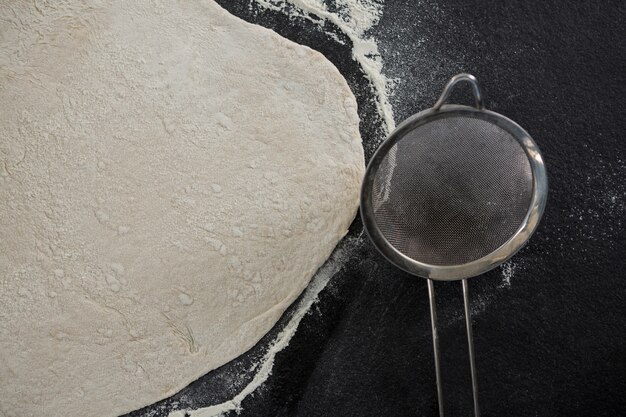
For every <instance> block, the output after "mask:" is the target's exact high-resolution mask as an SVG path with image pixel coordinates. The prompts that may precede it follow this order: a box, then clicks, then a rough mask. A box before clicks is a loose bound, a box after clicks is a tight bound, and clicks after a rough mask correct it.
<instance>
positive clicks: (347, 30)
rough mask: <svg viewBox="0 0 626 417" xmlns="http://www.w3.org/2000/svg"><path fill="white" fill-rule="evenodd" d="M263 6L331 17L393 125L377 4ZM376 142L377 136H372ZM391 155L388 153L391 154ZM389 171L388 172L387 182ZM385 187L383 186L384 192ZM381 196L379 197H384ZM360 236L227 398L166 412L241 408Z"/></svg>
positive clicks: (201, 414)
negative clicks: (373, 33)
mask: <svg viewBox="0 0 626 417" xmlns="http://www.w3.org/2000/svg"><path fill="white" fill-rule="evenodd" d="M255 1H256V3H257V4H258V5H260V6H261V7H263V8H266V9H271V10H275V11H280V12H283V13H285V14H288V15H289V16H290V17H300V18H306V19H309V20H311V21H313V22H314V23H318V24H319V25H320V27H322V28H323V23H325V22H330V23H333V24H334V25H335V26H336V27H338V28H339V29H340V30H341V31H342V32H343V33H344V34H345V35H346V36H347V37H348V38H349V39H350V40H351V42H352V45H353V49H352V57H353V59H354V60H355V61H357V62H358V63H359V64H360V66H361V68H362V70H363V72H364V73H365V75H366V77H367V78H368V80H369V81H370V82H371V84H372V87H373V90H374V94H375V96H376V109H377V112H378V114H379V116H380V118H381V120H382V122H383V126H382V127H383V129H384V132H385V134H386V135H388V134H389V133H391V132H392V131H393V130H394V129H395V121H394V117H393V109H392V107H391V104H390V102H389V95H390V94H391V87H392V81H391V80H389V79H387V78H386V77H385V76H384V75H383V72H382V69H383V61H382V58H381V56H380V53H379V52H378V45H377V43H376V40H375V39H374V38H372V37H370V36H368V35H367V32H368V30H369V29H371V28H372V27H374V26H375V25H376V24H377V23H378V20H379V19H380V16H381V14H382V8H383V7H382V3H380V2H377V1H376V0H337V2H336V4H335V8H336V11H330V10H329V8H328V7H327V6H326V4H325V3H324V2H323V1H322V0H255ZM327 34H328V35H329V36H331V37H332V38H333V39H335V40H337V41H338V42H340V43H342V42H341V41H340V40H339V38H338V37H337V36H336V34H334V33H332V32H327ZM382 139H384V138H381V139H380V140H382ZM377 142H379V141H377ZM392 156H393V157H395V155H390V157H392ZM391 175H392V172H389V173H388V178H387V180H388V182H389V181H390V180H391ZM383 192H384V191H383ZM384 199H385V198H384V196H383V197H382V200H384ZM360 242H361V238H360V237H359V238H347V239H344V242H343V244H342V245H340V247H338V249H337V250H336V251H335V253H334V254H333V256H332V257H331V258H330V259H329V260H328V261H327V262H326V264H325V265H324V266H323V267H322V268H320V270H319V271H318V273H317V274H316V275H315V277H314V278H313V279H312V281H311V283H310V284H309V286H308V287H307V289H306V290H305V292H304V293H303V296H302V299H301V300H300V302H299V305H298V306H297V308H296V310H295V311H294V313H293V316H292V317H291V319H290V320H289V322H288V323H287V325H286V326H285V328H284V329H283V330H282V331H281V332H280V333H279V334H278V336H277V337H276V339H275V340H274V341H273V342H272V344H271V345H270V347H269V349H268V351H267V352H266V353H265V355H264V356H263V358H262V359H261V361H260V362H259V363H258V364H256V365H255V366H254V367H253V369H252V370H251V371H256V374H255V376H254V377H253V379H252V380H251V381H250V382H249V383H248V384H247V385H246V386H245V387H244V388H243V389H242V390H241V391H240V392H239V393H238V394H237V395H236V396H235V397H233V398H232V399H231V400H229V401H225V402H223V403H221V404H216V405H212V406H209V407H204V408H200V409H197V410H178V411H173V412H171V413H170V414H169V416H168V417H185V416H190V417H212V416H220V415H223V414H225V413H228V412H232V411H235V412H240V411H241V410H242V402H243V400H244V399H245V398H246V397H248V396H249V395H250V394H252V393H253V392H255V391H256V390H257V389H258V388H259V387H261V386H262V385H263V384H264V383H265V382H266V381H267V379H268V378H269V376H270V375H271V374H272V368H273V366H274V360H275V358H276V355H277V354H278V353H279V352H280V351H282V350H283V349H284V348H286V347H287V346H288V345H289V342H290V341H291V338H292V337H293V336H294V334H295V333H296V331H297V328H298V325H299V324H300V321H301V320H302V318H303V317H304V316H305V315H306V314H307V313H308V312H309V310H310V309H311V307H312V306H313V305H314V304H315V302H316V301H317V299H318V296H319V294H320V292H321V291H322V290H323V289H324V288H325V287H326V285H327V284H328V282H329V281H330V279H331V278H332V277H333V276H334V275H335V274H336V273H337V272H338V271H339V270H340V269H341V268H342V267H343V265H344V264H345V262H346V261H347V260H348V259H349V257H350V256H349V254H350V253H351V252H352V250H354V249H355V248H356V247H357V246H358V245H359V243H360Z"/></svg>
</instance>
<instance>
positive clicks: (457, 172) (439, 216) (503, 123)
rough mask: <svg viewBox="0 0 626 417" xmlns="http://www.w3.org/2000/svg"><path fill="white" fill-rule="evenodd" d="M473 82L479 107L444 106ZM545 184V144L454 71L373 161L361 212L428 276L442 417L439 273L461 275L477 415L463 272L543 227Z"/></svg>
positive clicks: (401, 262)
mask: <svg viewBox="0 0 626 417" xmlns="http://www.w3.org/2000/svg"><path fill="white" fill-rule="evenodd" d="M460 81H467V82H469V83H470V85H471V87H472V91H473V93H474V97H475V99H476V108H473V107H469V106H463V105H448V104H444V102H445V101H446V100H447V98H448V96H449V94H450V92H451V90H452V88H453V87H454V85H455V84H457V83H458V82H460ZM547 191H548V182H547V176H546V170H545V166H544V162H543V159H542V157H541V153H540V152H539V148H538V147H537V145H536V144H535V142H534V141H533V140H532V138H531V137H530V135H529V134H528V133H527V132H526V131H525V130H524V129H522V128H521V127H520V126H519V125H518V124H516V123H515V122H513V121H512V120H510V119H508V118H506V117H504V116H502V115H500V114H498V113H494V112H492V111H489V110H486V109H485V105H484V103H483V98H482V94H481V91H480V88H479V85H478V82H477V80H476V78H475V77H474V76H472V75H470V74H459V75H456V76H454V77H453V78H452V79H451V80H450V81H449V82H448V84H447V85H446V87H445V88H444V90H443V93H442V94H441V97H440V98H439V100H438V101H437V102H436V103H435V105H434V106H433V107H432V108H431V109H428V110H424V111H422V112H420V113H417V114H415V115H413V116H412V117H410V118H409V119H407V120H405V121H404V122H403V123H401V124H400V125H399V126H398V127H397V128H396V130H394V131H393V132H392V133H391V135H389V137H388V138H387V140H386V141H385V142H383V143H382V144H381V145H380V147H379V148H378V150H377V151H376V153H375V154H374V156H373V157H372V159H371V161H370V162H369V165H368V167H367V170H366V173H365V178H364V180H363V186H362V189H361V216H362V218H363V223H364V225H365V230H366V231H367V233H368V234H369V236H370V238H371V239H372V241H373V243H374V245H375V246H376V247H377V249H378V250H379V251H380V252H381V253H382V254H383V255H384V256H385V257H386V258H387V259H388V260H389V261H391V262H392V263H393V264H395V265H396V266H398V267H399V268H401V269H403V270H405V271H406V272H409V273H411V274H413V275H417V276H420V277H423V278H428V294H429V301H430V313H431V325H432V333H433V348H434V354H435V374H436V379H437V396H438V402H439V415H440V416H441V417H443V415H444V412H443V410H444V408H443V392H442V386H441V373H440V355H439V340H438V336H437V316H436V309H435V292H434V285H433V280H439V281H452V280H462V285H463V300H464V309H465V321H466V327H467V337H468V345H469V358H470V371H471V376H472V391H473V397H474V414H475V416H476V417H478V416H479V415H480V411H479V407H478V386H477V380H476V370H475V365H474V345H473V341H472V327H471V317H470V309H469V291H468V285H467V281H466V278H470V277H473V276H476V275H480V274H482V273H483V272H486V271H488V270H490V269H492V268H495V267H496V266H498V265H500V264H501V263H502V262H504V261H506V260H507V259H508V258H510V257H511V256H513V255H514V254H515V253H516V252H517V251H518V250H519V249H520V248H521V247H522V246H523V245H524V244H525V243H526V242H527V240H528V239H529V238H530V236H531V234H532V233H533V232H534V230H535V229H536V227H537V224H538V223H539V219H540V218H541V215H542V214H543V210H544V207H545V204H546V198H547Z"/></svg>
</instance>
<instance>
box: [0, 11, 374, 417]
mask: <svg viewBox="0 0 626 417" xmlns="http://www.w3.org/2000/svg"><path fill="white" fill-rule="evenodd" d="M0 16H2V20H0V102H1V103H3V106H2V111H1V112H0V138H1V140H0V415H2V416H20V417H27V416H37V417H40V416H42V415H47V416H61V415H63V416H81V417H84V416H98V417H103V416H114V415H118V414H121V413H124V412H128V411H131V410H133V409H136V408H138V407H141V406H144V405H147V404H150V403H153V402H155V401H157V400H159V399H162V398H164V397H167V396H169V395H171V394H173V393H175V392H176V391H178V390H180V389H181V388H182V387H184V386H185V385H186V384H188V383H189V382H191V381H193V380H195V379H196V378H198V377H199V376H200V375H202V374H204V373H206V372H208V371H210V370H211V369H214V368H216V367H218V366H220V365H222V364H224V363H225V362H227V361H229V360H231V359H233V358H235V357H236V356H238V355H240V354H241V353H243V352H245V351H246V350H247V349H249V348H250V347H251V346H253V345H254V343H256V342H257V341H258V340H259V339H260V338H261V337H262V336H263V335H264V334H265V333H266V332H267V331H268V330H269V329H270V328H271V327H272V325H273V324H274V323H276V321H277V319H278V318H279V317H280V315H281V313H282V312H283V311H284V310H285V309H286V308H287V306H288V305H289V304H290V303H291V302H292V301H293V300H294V299H295V298H296V297H297V296H298V295H299V294H300V292H301V291H302V290H303V288H304V287H305V286H306V285H307V283H308V281H309V279H310V278H311V276H312V275H313V274H314V273H315V271H316V270H317V268H318V267H319V266H320V265H321V264H322V263H323V262H324V260H325V259H327V257H328V256H329V255H330V253H331V251H332V249H333V248H334V246H335V245H336V243H337V242H338V241H339V239H341V237H342V236H343V235H344V234H345V233H346V230H347V228H348V226H349V224H350V222H351V220H352V219H353V217H354V215H355V211H356V208H357V206H358V186H359V183H360V178H361V175H362V174H363V170H364V161H363V150H362V147H361V141H360V137H359V132H358V116H357V113H356V102H355V99H354V97H353V95H352V94H351V93H350V90H349V88H348V86H347V85H346V82H345V80H344V79H343V78H342V77H341V75H340V74H339V72H338V71H337V70H336V69H335V68H334V67H333V66H332V64H330V63H329V62H328V61H327V60H326V59H324V58H323V57H322V55H320V54H319V53H317V52H315V51H312V50H310V49H308V48H306V47H303V46H299V45H297V44H295V43H292V42H290V41H287V40H285V39H283V38H281V37H280V36H278V35H276V34H275V33H273V32H271V31H269V30H266V29H263V28H260V27H257V26H253V25H250V24H248V23H245V22H243V21H241V20H239V19H237V18H235V17H233V16H231V15H229V14H228V13H227V12H225V11H224V10H223V9H221V8H220V7H219V6H217V5H216V4H215V3H214V2H212V1H193V2H192V1H181V2H178V3H172V2H169V1H162V2H159V1H143V0H142V1H133V2H124V1H102V2H94V3H91V4H90V5H89V6H86V5H83V4H81V3H80V2H41V1H36V2H32V1H15V0H0Z"/></svg>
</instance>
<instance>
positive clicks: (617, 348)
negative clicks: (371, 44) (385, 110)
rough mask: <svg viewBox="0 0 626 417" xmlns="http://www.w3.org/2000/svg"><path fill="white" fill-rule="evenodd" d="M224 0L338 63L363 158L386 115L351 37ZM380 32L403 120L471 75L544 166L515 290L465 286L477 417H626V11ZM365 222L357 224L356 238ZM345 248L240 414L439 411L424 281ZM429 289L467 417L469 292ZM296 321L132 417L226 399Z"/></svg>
mask: <svg viewBox="0 0 626 417" xmlns="http://www.w3.org/2000/svg"><path fill="white" fill-rule="evenodd" d="M218 3H220V4H221V5H222V6H223V7H225V8H226V9H228V10H229V11H230V12H231V13H233V14H235V15H237V16H239V17H241V18H243V19H245V20H247V21H250V22H254V23H257V24H260V25H262V26H266V27H269V28H272V29H274V30H275V31H276V32H278V33H280V34H281V35H283V36H285V37H286V38H289V39H291V40H293V41H295V42H298V43H301V44H305V45H308V46H310V47H312V48H314V49H316V50H318V51H320V52H322V53H323V54H324V55H325V56H326V57H327V58H328V59H329V60H330V61H332V62H333V63H334V64H335V65H336V66H337V67H338V68H339V70H340V71H341V73H342V74H343V75H344V77H346V79H347V80H348V83H349V84H350V87H351V88H352V90H353V92H354V93H355V95H356V96H357V100H358V103H359V113H360V116H361V119H362V122H361V134H362V137H363V139H364V142H365V148H366V153H367V157H368V158H369V157H370V156H371V154H372V151H373V150H374V149H375V144H376V143H377V142H376V141H377V140H379V139H380V138H381V135H382V133H381V130H380V125H381V121H380V119H379V118H378V117H377V116H376V113H375V110H374V106H373V103H372V99H373V94H372V91H371V89H370V86H369V84H368V82H367V80H366V79H365V77H364V76H363V73H362V72H361V70H360V68H359V66H358V65H357V64H356V63H355V62H354V61H353V60H352V59H351V50H350V44H349V41H348V40H347V39H346V38H345V36H343V35H342V34H341V32H339V31H338V30H336V28H334V27H333V26H332V25H328V24H327V25H326V26H325V28H324V29H325V30H331V31H335V32H336V33H337V35H339V37H340V38H341V39H344V40H346V42H347V45H346V46H344V45H341V44H339V43H338V42H337V41H335V40H333V39H332V38H331V37H329V36H328V35H326V34H325V33H324V30H322V29H321V28H320V27H319V26H317V25H315V24H313V23H312V22H311V21H309V20H306V19H289V18H287V17H286V16H285V15H284V14H282V13H281V12H276V11H264V10H259V9H258V7H256V6H254V4H253V3H251V2H250V0H218ZM371 34H372V35H373V36H374V37H375V38H377V40H378V44H379V48H380V52H381V54H382V57H383V60H384V63H385V68H384V71H385V73H386V75H387V76H388V77H390V78H395V79H396V80H397V83H396V87H395V90H394V93H393V95H392V98H391V101H392V104H393V107H394V111H395V118H396V122H400V121H402V120H404V119H405V118H407V117H408V116H410V115H411V114H413V113H416V112H417V111H419V110H422V109H425V108H427V107H430V106H431V105H432V104H433V103H434V101H435V100H436V99H437V97H438V95H439V93H440V92H441V90H442V88H443V86H444V84H445V83H446V82H447V81H448V79H449V78H450V77H451V76H452V75H454V74H456V73H458V72H470V73H472V74H474V75H476V76H477V77H478V79H479V81H480V82H481V84H482V87H483V90H484V92H485V93H486V101H487V107H488V108H489V109H491V110H494V111H497V112H499V113H502V114H504V115H506V116H508V117H510V118H512V119H513V120H515V121H517V122H518V123H519V124H520V125H522V126H523V127H524V128H525V129H526V130H527V131H529V132H530V134H531V135H532V136H533V137H534V139H535V141H536V142H537V143H538V145H539V147H540V148H541V150H542V152H543V154H544V157H545V160H546V164H547V167H548V174H549V182H550V191H549V192H550V194H549V200H548V205H547V209H546V212H545V215H544V218H543V220H542V223H541V224H540V227H539V229H538V231H537V233H536V234H535V235H534V236H533V238H532V239H531V241H530V243H529V244H528V246H526V247H525V248H524V249H523V250H522V251H521V252H520V253H519V254H517V255H516V257H515V258H514V259H513V265H514V272H513V276H512V278H511V281H510V286H509V287H507V286H506V285H504V284H505V283H504V282H503V272H502V270H501V269H496V270H494V271H491V272H489V273H487V274H485V275H484V276H482V277H478V278H474V279H472V280H470V292H471V296H472V299H473V302H472V310H473V313H474V314H473V323H474V338H475V346H476V354H477V367H478V380H479V388H480V399H481V408H482V411H483V415H484V416H611V417H613V416H620V415H626V348H625V343H626V323H625V322H626V320H625V319H624V317H625V316H626V297H625V292H626V291H625V287H626V282H625V279H626V273H625V272H624V268H625V262H624V258H625V257H626V245H625V243H626V242H625V241H626V234H625V233H624V221H625V212H626V210H625V205H626V203H625V197H626V139H625V138H624V136H625V131H626V3H624V2H623V1H603V2H595V1H587V2H582V1H574V2H549V1H540V0H532V1H531V0H527V1H523V2H522V1H518V2H513V1H502V0H448V1H443V0H420V1H414V0H388V1H386V2H385V5H384V14H383V16H382V19H381V21H380V23H379V24H378V26H377V27H375V28H373V29H372V31H371ZM461 90H463V89H461ZM452 101H455V102H463V103H471V97H470V96H469V94H468V93H467V92H465V91H463V92H462V93H458V94H455V95H453V97H452ZM361 229H362V226H361V223H360V219H358V218H357V220H355V223H354V224H353V226H352V229H351V232H350V235H349V236H351V237H352V238H353V239H356V238H357V237H358V236H359V234H360V231H361ZM342 246H343V247H346V245H345V243H343V244H342ZM352 250H353V254H352V256H351V259H350V261H349V262H348V263H347V265H346V266H345V267H344V268H343V270H342V271H341V272H340V273H338V274H336V276H334V277H333V279H332V281H331V283H330V284H329V286H328V287H327V288H326V289H325V290H324V291H323V292H322V293H321V295H320V301H319V302H318V303H317V304H316V305H315V307H314V308H313V309H312V311H311V312H310V313H309V314H308V315H307V316H305V318H304V319H303V320H302V322H301V324H300V327H299V329H298V331H297V333H296V335H295V336H294V338H293V339H292V340H291V343H290V345H289V346H288V347H287V348H286V349H285V350H284V351H282V352H281V353H279V354H278V356H277V357H276V362H275V364H274V368H273V375H272V376H271V377H270V379H269V380H268V382H267V383H265V384H264V385H263V386H262V387H261V388H260V389H259V390H257V391H256V392H255V393H254V395H252V396H249V397H248V398H246V400H244V402H243V404H242V407H243V410H242V411H241V415H242V416H333V417H335V416H337V417H340V416H435V415H437V407H436V391H435V379H434V370H433V355H432V347H431V346H432V345H431V336H430V327H429V326H430V322H429V320H430V318H429V314H428V299H427V293H426V282H425V281H424V280H422V279H419V278H413V277H411V276H410V275H408V274H406V273H403V272H401V271H399V270H397V269H396V268H394V267H393V266H391V265H390V264H389V263H388V262H386V261H385V260H384V259H383V258H382V257H381V256H380V255H379V254H378V253H377V252H376V251H375V250H374V249H373V247H372V245H371V244H370V243H369V242H368V241H367V239H364V238H363V239H362V243H361V244H360V245H357V247H356V249H354V248H353V249H352ZM436 289H437V297H438V299H437V302H438V313H439V324H440V337H441V348H442V361H443V365H442V366H443V377H444V382H445V384H444V395H445V404H446V415H447V416H469V415H471V412H472V411H471V410H472V408H471V407H472V405H471V391H470V380H469V368H468V362H467V344H466V341H465V333H464V322H463V316H462V298H461V285H460V283H458V282H456V283H437V284H436ZM291 313H292V310H289V311H288V312H287V313H286V315H285V317H284V318H283V319H282V320H281V322H279V324H278V325H277V326H276V328H275V329H274V330H273V331H272V332H270V334H268V335H267V336H266V337H265V338H264V339H263V340H262V341H261V342H259V344H258V345H257V346H256V347H255V348H253V349H252V350H251V351H250V352H248V353H247V354H245V355H243V356H242V357H240V358H238V359H236V360H234V361H232V362H231V363H229V364H226V365H224V366H223V367H221V368H219V369H217V370H215V371H213V372H211V373H209V374H208V375H206V376H204V377H202V378H201V379H200V380H198V381H196V382H194V383H193V384H191V385H190V386H189V387H187V388H185V389H184V390H183V391H181V392H180V393H179V394H177V395H175V396H173V397H172V398H170V399H167V400H164V401H162V402H160V403H158V404H156V405H153V406H150V407H147V408H145V409H142V410H139V411H136V412H133V413H131V414H130V415H129V416H134V417H138V416H165V415H167V414H168V412H169V410H172V409H176V408H179V407H182V408H184V407H191V408H197V407H200V406H207V405H210V404H216V403H219V402H221V401H225V400H228V399H229V398H232V397H233V396H234V395H235V394H236V393H237V392H239V390H240V389H241V388H242V387H243V386H245V384H246V383H247V382H248V381H249V380H250V379H251V378H252V377H253V373H250V372H247V370H248V369H249V368H250V366H251V365H252V364H253V363H254V362H255V361H257V360H258V359H259V358H261V357H262V355H263V353H264V352H265V350H266V349H267V345H268V343H269V342H270V341H271V340H272V339H273V338H274V337H275V336H276V334H277V332H278V331H279V330H280V328H281V326H283V325H284V323H285V322H286V320H287V319H288V318H289V316H290V314H291ZM129 395H132V393H129ZM231 414H232V415H236V414H235V413H231Z"/></svg>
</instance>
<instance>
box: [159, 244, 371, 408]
mask: <svg viewBox="0 0 626 417" xmlns="http://www.w3.org/2000/svg"><path fill="white" fill-rule="evenodd" d="M359 242H360V239H359V238H358V237H357V238H349V239H348V240H347V241H346V242H345V243H344V244H343V245H342V247H340V248H337V250H335V252H334V253H333V255H332V256H331V257H330V259H329V260H328V261H327V262H326V263H325V264H324V265H323V266H322V267H321V268H320V270H319V271H318V272H317V274H315V277H313V280H312V281H311V283H310V284H309V286H308V287H307V288H306V290H305V291H304V293H303V296H302V298H301V299H300V302H299V304H298V307H297V308H296V310H295V312H294V313H293V316H292V317H291V318H290V319H289V322H288V323H287V325H286V326H285V328H284V329H283V330H282V331H281V332H280V333H279V334H278V336H276V339H275V340H274V342H273V343H272V344H271V345H270V347H269V349H268V351H267V352H266V353H265V356H263V359H262V360H261V362H260V363H259V364H257V365H255V367H254V369H258V371H257V373H256V375H255V376H254V378H253V379H252V381H250V383H249V384H248V385H246V386H245V387H244V389H243V390H242V391H241V392H240V393H239V394H237V395H236V396H235V397H234V398H233V399H231V400H229V401H226V402H223V403H221V404H216V405H212V406H210V407H205V408H200V409H198V410H179V411H173V412H172V413H170V414H169V417H184V416H186V415H189V416H191V417H215V416H220V415H223V414H225V413H227V412H230V411H235V412H239V411H241V410H242V408H241V403H242V402H243V400H244V399H245V398H246V397H247V396H248V395H250V394H252V393H253V392H254V391H256V390H257V388H259V387H260V386H261V385H263V384H264V383H265V381H267V379H268V378H269V377H270V375H271V374H272V368H273V366H274V359H275V358H276V355H277V354H278V352H280V351H282V350H283V349H284V348H286V347H287V346H288V345H289V342H290V341H291V338H292V337H293V336H294V335H295V334H296V330H297V329H298V325H299V324H300V321H301V320H302V318H303V317H304V316H305V315H306V314H307V313H308V312H309V310H310V309H311V307H312V306H313V305H314V304H315V303H316V302H317V300H318V296H319V294H320V292H321V291H322V290H323V289H324V288H325V287H326V285H327V284H328V282H329V281H330V279H331V278H332V277H333V276H334V275H335V274H336V273H337V272H338V271H339V270H340V269H341V268H342V267H343V265H344V264H345V262H346V261H347V260H348V258H349V256H350V252H351V251H352V250H354V249H355V248H356V246H357V245H358V244H359Z"/></svg>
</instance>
